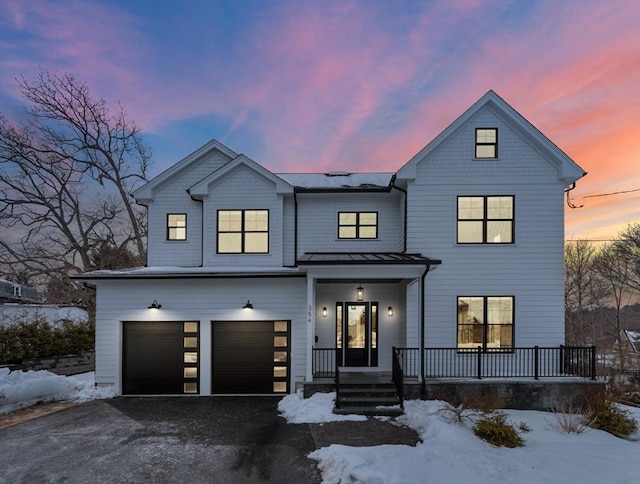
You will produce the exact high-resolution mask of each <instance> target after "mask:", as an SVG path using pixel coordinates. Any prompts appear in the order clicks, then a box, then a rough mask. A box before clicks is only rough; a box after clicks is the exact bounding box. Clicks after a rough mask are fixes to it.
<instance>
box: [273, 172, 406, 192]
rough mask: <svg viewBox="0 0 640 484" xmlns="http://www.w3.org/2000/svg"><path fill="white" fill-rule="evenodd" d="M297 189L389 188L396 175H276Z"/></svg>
mask: <svg viewBox="0 0 640 484" xmlns="http://www.w3.org/2000/svg"><path fill="white" fill-rule="evenodd" d="M276 175H277V176H279V177H280V178H282V179H283V180H284V181H286V182H287V183H289V184H290V185H293V186H294V187H296V188H304V189H310V190H314V189H316V190H322V189H360V190H366V189H371V188H373V189H376V188H388V187H389V185H390V184H391V180H392V178H393V176H394V173H347V172H343V171H336V172H330V173H276Z"/></svg>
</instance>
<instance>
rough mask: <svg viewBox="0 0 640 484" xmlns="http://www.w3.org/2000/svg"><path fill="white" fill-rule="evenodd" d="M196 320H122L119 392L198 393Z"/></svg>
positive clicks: (197, 328) (148, 393)
mask: <svg viewBox="0 0 640 484" xmlns="http://www.w3.org/2000/svg"><path fill="white" fill-rule="evenodd" d="M199 329H200V328H199V323H198V322H196V321H186V322H174V321H170V322H169V321H167V322H158V321H153V322H149V321H127V322H124V323H123V355H122V393H123V394H125V395H180V394H189V393H196V394H197V393H199V384H198V383H199V380H198V373H199V371H198V361H199V350H200V337H199V333H200V331H199Z"/></svg>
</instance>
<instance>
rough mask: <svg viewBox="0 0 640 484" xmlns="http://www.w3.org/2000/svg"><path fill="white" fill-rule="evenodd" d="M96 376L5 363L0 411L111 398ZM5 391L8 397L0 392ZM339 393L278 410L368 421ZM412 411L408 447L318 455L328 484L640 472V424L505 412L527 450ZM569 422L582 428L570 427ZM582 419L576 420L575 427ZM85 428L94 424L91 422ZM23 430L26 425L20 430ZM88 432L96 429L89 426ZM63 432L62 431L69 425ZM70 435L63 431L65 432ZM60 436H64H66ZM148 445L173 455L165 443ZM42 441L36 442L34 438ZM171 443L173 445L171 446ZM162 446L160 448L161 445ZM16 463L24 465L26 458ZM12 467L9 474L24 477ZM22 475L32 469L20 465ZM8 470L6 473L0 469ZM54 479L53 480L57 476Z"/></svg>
mask: <svg viewBox="0 0 640 484" xmlns="http://www.w3.org/2000/svg"><path fill="white" fill-rule="evenodd" d="M94 381H95V372H90V373H83V374H81V375H76V376H70V377H64V376H60V375H55V374H53V373H50V372H48V371H28V372H21V371H14V372H9V370H8V369H7V368H0V416H2V415H3V414H6V413H10V412H13V411H15V410H18V409H20V408H23V407H27V406H30V405H34V404H36V403H38V402H55V401H64V402H83V401H87V400H94V399H109V398H112V397H113V396H114V395H115V391H114V389H113V388H104V387H100V388H95V386H94V384H93V382H94ZM2 397H4V398H2ZM334 401H335V392H334V393H316V394H314V395H312V396H311V397H310V398H305V399H303V398H302V391H299V392H298V393H296V394H291V395H286V396H285V397H284V398H282V400H280V401H279V402H278V410H279V412H280V415H281V416H282V417H284V418H285V419H286V420H287V422H288V423H289V424H292V425H294V424H305V423H320V424H322V423H324V422H334V421H339V420H354V421H355V420H366V419H367V417H364V416H362V415H335V414H334V413H333V411H332V410H333V405H334ZM404 407H405V410H404V414H403V415H401V416H399V417H397V419H396V421H395V422H396V423H397V424H400V425H405V426H407V427H410V428H412V429H414V430H415V431H416V432H417V433H418V435H419V437H420V439H421V440H422V442H420V443H418V444H417V445H416V446H415V447H412V446H409V445H374V446H365V447H352V446H347V445H340V444H332V445H328V446H325V447H321V448H319V449H317V450H315V451H313V452H311V453H310V454H309V455H308V457H309V458H311V459H313V460H315V461H317V463H318V469H319V470H320V472H321V473H322V478H323V482H326V483H332V484H336V483H345V484H346V483H353V482H359V483H364V484H413V483H416V484H417V483H423V482H429V483H431V484H449V483H463V482H475V483H478V484H503V483H504V482H517V483H518V484H543V483H549V482H553V483H561V484H562V483H577V482H579V483H580V484H605V483H610V482H615V483H618V484H636V483H637V482H638V479H637V478H638V473H639V472H640V459H638V455H640V430H638V431H636V432H635V433H634V434H633V435H631V436H629V437H628V438H627V439H622V438H618V437H614V436H613V435H611V434H609V433H606V432H604V431H603V430H595V429H590V428H587V427H586V426H583V425H580V423H579V422H581V420H578V419H579V418H580V416H579V415H576V414H573V415H571V414H564V413H561V412H560V411H556V412H553V413H552V412H540V411H533V410H506V411H504V413H505V414H506V416H507V418H508V420H507V421H508V423H510V424H512V425H513V426H514V427H515V428H516V429H521V428H522V427H523V424H524V427H525V428H527V429H528V431H522V430H520V431H519V434H520V437H521V438H522V439H523V440H524V446H523V447H519V448H513V449H510V448H505V447H494V446H492V445H490V444H488V443H486V442H484V441H482V440H480V439H479V438H478V437H476V436H475V435H474V433H473V429H472V428H473V425H474V421H475V419H477V417H478V414H477V412H473V411H472V410H471V409H470V410H463V411H462V413H461V415H462V416H463V417H464V419H463V420H464V421H463V422H462V423H455V422H454V421H452V419H451V418H450V417H449V418H447V413H446V412H445V411H444V409H445V408H446V404H445V403H444V402H442V401H437V400H428V401H424V400H405V402H404ZM619 408H620V409H621V410H622V411H623V412H625V413H626V414H627V415H628V416H629V417H631V418H633V419H635V420H636V422H640V409H638V408H634V407H629V406H624V405H620V406H619ZM561 422H567V423H568V424H569V426H571V425H573V426H574V428H577V429H582V432H580V433H566V432H563V431H562V427H561V425H560V423H561ZM573 422H575V424H573ZM87 425H89V426H90V425H91V423H90V422H88V423H87ZM14 428H15V431H19V427H14ZM85 430H86V431H87V432H89V433H90V432H95V429H92V428H85ZM61 432H64V429H62V430H61ZM61 436H62V437H64V434H61ZM58 437H60V435H58ZM157 440H158V441H157V442H156V444H157V445H156V446H155V447H154V448H152V449H151V450H150V452H151V454H152V455H151V457H150V458H153V457H157V455H156V454H158V452H160V453H162V454H163V455H166V454H167V449H166V447H163V443H162V439H160V438H159V439H157ZM34 445H38V443H37V442H36V443H34ZM165 445H166V444H165ZM158 449H160V450H159V451H158ZM10 464H11V465H15V466H21V468H23V467H24V464H23V463H21V462H15V461H12V462H11V463H10ZM11 465H8V467H7V471H8V472H13V473H14V475H16V474H17V472H16V470H15V469H14V468H12V467H11ZM22 472H24V470H23V471H22ZM0 475H1V474H0ZM49 477H50V480H52V481H53V480H55V476H49Z"/></svg>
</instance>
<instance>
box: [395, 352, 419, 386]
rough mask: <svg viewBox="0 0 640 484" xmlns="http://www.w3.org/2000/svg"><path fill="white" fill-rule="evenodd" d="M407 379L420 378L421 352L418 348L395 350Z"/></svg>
mask: <svg viewBox="0 0 640 484" xmlns="http://www.w3.org/2000/svg"><path fill="white" fill-rule="evenodd" d="M394 352H396V353H397V354H398V359H399V360H400V365H401V366H402V371H403V373H404V376H405V378H419V377H420V350H419V349H418V348H395V347H394Z"/></svg>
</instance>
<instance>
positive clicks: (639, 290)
mask: <svg viewBox="0 0 640 484" xmlns="http://www.w3.org/2000/svg"><path fill="white" fill-rule="evenodd" d="M613 246H614V248H615V251H616V252H617V254H618V256H619V257H621V258H622V259H623V260H625V261H626V264H625V268H626V269H625V270H626V271H627V274H626V281H627V288H628V289H629V291H632V292H634V293H635V294H639V295H640V223H636V224H631V225H629V226H628V227H627V228H626V229H625V230H623V231H622V232H620V234H619V236H618V239H617V240H616V241H615V242H614V244H613Z"/></svg>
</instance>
